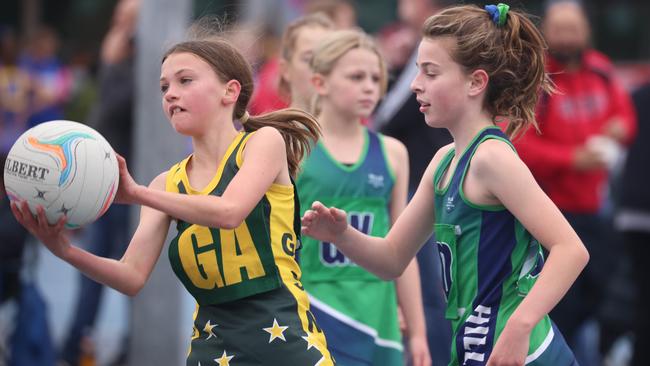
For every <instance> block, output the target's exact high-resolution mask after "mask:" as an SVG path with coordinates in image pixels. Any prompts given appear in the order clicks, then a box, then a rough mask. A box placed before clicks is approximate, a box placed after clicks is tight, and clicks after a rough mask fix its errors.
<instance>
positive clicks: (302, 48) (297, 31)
mask: <svg viewBox="0 0 650 366" xmlns="http://www.w3.org/2000/svg"><path fill="white" fill-rule="evenodd" d="M333 29H334V24H333V23H332V21H331V20H330V19H329V18H328V17H327V16H325V15H324V14H322V13H314V14H311V15H306V16H304V17H302V18H299V19H298V20H296V21H294V22H293V23H291V24H289V26H288V27H287V29H286V30H285V32H284V35H283V38H282V52H281V55H280V70H281V75H280V80H279V91H280V94H281V95H282V97H283V98H284V99H286V100H290V101H291V107H293V108H299V109H302V110H304V111H309V110H310V109H311V105H310V104H311V101H312V98H313V96H314V88H313V86H312V84H311V77H312V74H313V72H312V70H311V68H310V66H309V63H310V62H311V59H312V56H313V51H314V47H316V46H317V45H318V43H319V42H320V41H321V40H322V39H323V38H324V37H325V36H326V35H327V34H328V33H330V32H331V31H332V30H333Z"/></svg>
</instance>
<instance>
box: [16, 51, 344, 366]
mask: <svg viewBox="0 0 650 366" xmlns="http://www.w3.org/2000/svg"><path fill="white" fill-rule="evenodd" d="M160 91H161V93H162V105H163V110H164V112H165V115H166V116H167V117H168V118H169V120H170V122H171V124H172V126H173V128H174V129H175V130H176V131H177V132H178V133H180V134H183V135H186V136H190V137H191V138H192V145H193V153H192V154H191V155H190V156H188V157H187V158H186V159H184V160H183V161H181V162H179V163H177V164H175V165H173V166H172V167H171V168H170V169H169V170H168V171H166V172H163V173H162V174H160V175H159V176H158V177H156V178H155V179H154V180H153V181H152V182H151V184H150V185H149V186H148V187H147V186H142V185H139V184H137V183H136V182H135V181H134V180H133V179H132V178H131V176H130V174H129V172H128V170H127V166H126V162H125V160H124V159H122V158H120V159H119V165H120V184H119V191H118V193H117V198H116V200H117V201H118V202H120V203H125V204H137V205H141V206H142V211H141V214H140V222H139V225H138V227H137V229H136V231H135V234H134V236H133V238H132V239H131V243H130V244H129V247H128V249H127V250H126V253H125V254H124V256H123V257H122V259H121V260H112V259H107V258H101V257H98V256H95V255H93V254H91V253H89V252H86V251H84V250H83V249H81V248H79V247H77V246H73V245H71V244H70V239H69V237H68V235H67V234H66V233H65V232H64V231H63V225H64V223H65V218H63V219H62V220H61V222H59V223H58V224H57V225H56V226H48V225H47V222H46V221H45V216H44V214H43V210H42V208H39V215H38V217H37V218H36V219H35V218H33V217H32V216H31V214H29V211H27V209H28V207H27V206H26V203H19V204H18V205H17V204H15V203H14V204H12V209H13V211H14V214H15V215H16V217H17V218H18V220H19V221H20V222H21V223H22V224H23V225H25V226H26V227H27V228H28V229H29V230H30V231H31V232H32V233H33V234H34V235H35V236H36V237H38V238H39V239H40V240H41V241H42V242H43V243H45V245H46V246H47V247H48V249H50V250H51V251H52V252H53V253H54V254H55V255H57V256H59V257H60V258H62V259H63V260H65V261H67V262H69V263H70V264H72V265H73V266H75V267H77V268H78V269H79V270H81V271H82V272H84V273H85V274H86V275H88V276H89V277H91V278H93V279H94V280H96V281H98V282H101V283H103V284H106V285H108V286H111V287H113V288H115V289H117V290H119V291H121V292H123V293H125V294H128V295H131V296H134V295H136V294H137V293H138V291H140V289H141V288H142V287H143V286H144V284H145V282H146V280H147V279H148V277H149V275H150V274H151V271H152V270H153V267H154V265H155V263H156V261H157V259H158V257H159V256H160V252H161V250H162V248H163V245H164V243H165V238H166V237H167V231H168V228H169V225H170V223H171V222H172V221H175V225H176V229H177V231H178V233H177V235H176V237H175V238H174V239H173V240H172V241H171V243H170V245H169V260H170V262H171V265H172V268H173V270H174V272H175V273H176V275H177V276H178V277H179V279H180V281H181V282H182V283H183V285H184V286H185V288H186V289H187V290H188V291H189V292H190V294H191V295H192V296H193V297H194V298H195V299H196V302H197V308H196V311H195V313H194V327H193V334H192V341H191V345H190V352H189V354H188V357H187V365H192V366H195V365H200V364H203V365H209V364H215V362H217V363H218V364H220V365H228V364H234V365H315V364H319V365H333V364H334V361H333V359H332V357H331V356H330V354H329V351H328V349H327V344H326V341H325V336H324V334H323V331H322V330H321V328H320V327H319V326H318V324H317V323H316V321H315V319H314V315H313V314H312V313H311V311H310V307H309V300H308V297H307V294H306V293H305V292H304V290H303V287H302V285H301V283H300V277H301V272H300V267H299V266H298V264H297V263H296V260H295V256H296V251H297V250H298V249H299V247H300V227H299V213H300V207H299V204H298V198H297V192H296V189H295V186H294V184H293V178H295V176H296V173H297V170H298V166H299V163H300V161H301V159H302V158H303V156H304V155H305V154H306V153H307V152H308V150H309V147H310V146H312V145H313V144H314V143H315V142H316V140H317V139H318V136H319V134H320V132H319V127H318V124H317V123H316V121H315V120H314V119H313V118H312V116H311V115H309V114H308V113H306V112H302V111H300V110H297V109H286V110H280V111H277V112H273V113H269V114H265V115H262V116H251V115H249V113H248V112H247V106H248V102H249V99H250V97H251V95H252V94H253V76H252V72H251V67H250V65H249V64H248V62H247V61H246V60H245V59H244V57H243V56H242V55H241V53H240V52H239V51H237V49H236V48H235V47H233V46H232V45H231V44H230V43H228V42H227V41H225V40H223V39H219V38H206V39H198V40H191V41H186V42H182V43H179V44H177V45H175V46H173V47H171V48H170V49H169V50H168V51H167V52H166V53H165V55H164V57H163V60H162V67H161V77H160ZM235 120H239V122H240V123H241V125H242V126H243V131H239V130H238V129H237V128H236V127H235Z"/></svg>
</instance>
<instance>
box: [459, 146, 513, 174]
mask: <svg viewBox="0 0 650 366" xmlns="http://www.w3.org/2000/svg"><path fill="white" fill-rule="evenodd" d="M471 164H472V166H473V167H474V171H475V172H476V174H478V175H491V174H495V173H499V172H503V171H506V170H507V169H505V167H513V166H514V165H519V164H524V163H523V162H522V161H521V159H520V158H519V156H518V155H517V152H516V151H515V150H514V149H513V147H512V146H511V145H510V144H508V143H507V142H506V141H503V140H501V139H488V140H485V141H484V142H482V143H481V144H480V145H479V146H478V147H477V148H476V151H475V152H474V155H473V156H472V163H471Z"/></svg>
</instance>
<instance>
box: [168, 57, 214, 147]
mask: <svg viewBox="0 0 650 366" xmlns="http://www.w3.org/2000/svg"><path fill="white" fill-rule="evenodd" d="M160 91H161V93H162V106H163V111H164V113H165V115H166V116H167V118H168V119H169V121H170V122H171V124H172V126H173V127H174V129H175V130H176V131H178V132H179V133H181V134H184V135H189V136H193V135H196V134H200V133H201V132H203V131H205V129H206V128H207V127H208V126H209V123H210V121H211V118H214V116H215V115H216V113H217V111H218V110H219V108H220V101H221V97H222V96H223V95H224V91H225V85H224V83H222V82H221V81H220V80H219V78H218V77H217V74H216V73H215V72H214V70H213V69H212V67H211V66H210V65H209V64H208V63H207V62H205V61H204V60H203V59H201V58H200V57H198V56H196V55H194V54H192V53H187V52H182V53H173V54H171V55H169V56H168V57H167V59H166V60H165V62H163V64H162V67H161V75H160Z"/></svg>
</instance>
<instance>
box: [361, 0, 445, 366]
mask: <svg viewBox="0 0 650 366" xmlns="http://www.w3.org/2000/svg"><path fill="white" fill-rule="evenodd" d="M445 4H446V3H445V2H443V1H436V0H399V1H398V3H397V5H398V8H397V10H398V15H399V20H400V23H398V24H393V25H390V26H388V28H386V29H384V30H383V31H382V32H380V44H381V45H382V50H383V52H384V54H385V55H387V58H388V60H389V63H390V64H391V65H390V67H391V69H390V70H389V72H390V75H391V76H390V81H391V82H390V84H389V90H388V93H387V94H386V96H385V97H384V99H383V100H382V101H381V104H380V105H379V107H377V110H376V111H375V114H374V117H373V126H374V127H375V129H378V130H379V131H380V132H382V133H384V134H386V135H388V136H392V137H395V138H397V139H398V140H400V141H401V142H402V143H404V145H406V148H407V149H408V153H409V164H410V168H409V172H410V173H409V197H412V195H413V194H414V193H415V191H416V189H417V187H418V184H419V183H420V180H421V178H422V175H423V174H424V171H425V169H426V168H427V166H428V165H429V162H431V159H432V158H433V155H434V154H435V153H436V151H438V149H439V148H441V147H442V146H444V145H447V144H449V143H451V141H452V140H451V136H450V135H449V132H447V130H446V129H439V128H431V127H429V126H428V125H427V124H426V122H425V121H424V116H423V115H422V113H420V110H419V108H420V104H419V103H418V102H417V100H416V98H415V94H413V92H412V91H411V88H410V86H411V82H412V81H413V79H414V78H415V75H416V74H417V66H416V65H415V59H416V56H417V47H418V41H419V40H420V39H421V37H420V34H421V32H422V29H421V28H422V24H424V21H425V20H426V19H427V18H428V17H430V16H431V15H433V14H435V13H436V12H438V10H440V9H441V8H442V7H443V6H444V5H445ZM434 244H435V241H434V239H433V238H432V239H431V240H429V242H428V243H427V244H425V245H424V246H423V247H422V249H420V251H419V252H418V254H417V258H418V264H419V267H420V280H421V285H422V286H421V287H422V300H423V305H424V313H425V317H426V322H427V341H428V343H429V350H430V353H431V357H432V364H433V365H446V364H447V363H448V362H449V350H450V349H451V348H450V347H451V323H450V322H449V321H448V320H447V319H445V315H444V314H445V308H446V304H445V297H444V293H443V287H442V280H441V270H440V262H439V261H440V259H439V254H438V248H437V246H436V245H434Z"/></svg>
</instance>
